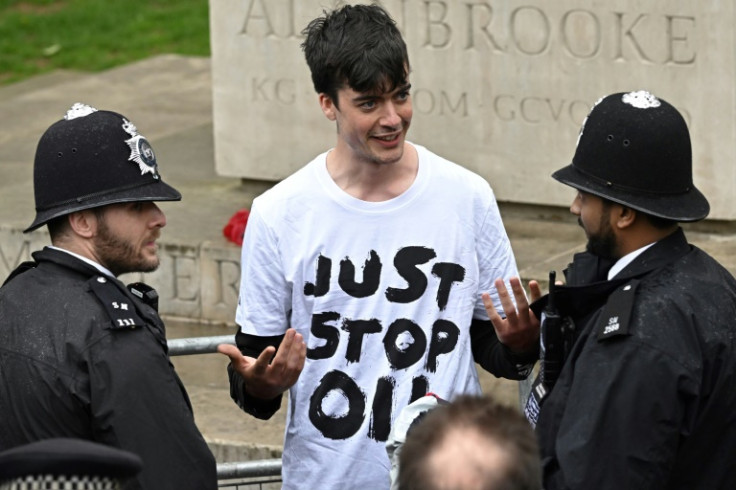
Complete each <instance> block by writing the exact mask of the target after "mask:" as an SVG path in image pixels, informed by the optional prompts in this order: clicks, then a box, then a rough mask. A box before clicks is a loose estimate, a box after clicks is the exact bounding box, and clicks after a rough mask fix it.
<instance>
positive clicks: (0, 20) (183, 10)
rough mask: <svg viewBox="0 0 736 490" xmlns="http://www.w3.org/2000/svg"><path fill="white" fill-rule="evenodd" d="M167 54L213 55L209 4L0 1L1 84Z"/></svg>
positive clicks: (182, 0)
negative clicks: (63, 71) (49, 73)
mask: <svg viewBox="0 0 736 490" xmlns="http://www.w3.org/2000/svg"><path fill="white" fill-rule="evenodd" d="M162 53H176V54H183V55H194V56H209V54H210V43H209V6H208V1H207V0H24V1H18V0H0V84H9V83H13V82H18V81H20V80H23V79H25V78H28V77H31V76H34V75H38V74H41V73H45V72H48V71H52V70H57V69H66V70H77V71H88V72H94V71H100V70H105V69H108V68H111V67H114V66H118V65H122V64H126V63H129V62H132V61H136V60H140V59H143V58H148V57H150V56H153V55H157V54H162Z"/></svg>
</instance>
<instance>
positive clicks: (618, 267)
mask: <svg viewBox="0 0 736 490" xmlns="http://www.w3.org/2000/svg"><path fill="white" fill-rule="evenodd" d="M655 243H657V242H652V243H650V244H649V245H644V246H643V247H641V248H638V249H636V250H634V251H633V252H629V253H627V254H626V255H624V256H623V257H621V258H620V259H618V260H617V261H616V263H615V264H613V267H611V268H610V269H609V271H608V280H609V281H610V280H611V279H613V278H614V277H616V274H618V273H619V272H621V271H622V270H623V269H624V267H626V266H627V265H629V264H630V263H631V262H633V260H634V259H635V258H637V257H638V256H639V255H641V254H642V252H644V251H645V250H646V249H648V248H649V247H651V246H652V245H654V244H655Z"/></svg>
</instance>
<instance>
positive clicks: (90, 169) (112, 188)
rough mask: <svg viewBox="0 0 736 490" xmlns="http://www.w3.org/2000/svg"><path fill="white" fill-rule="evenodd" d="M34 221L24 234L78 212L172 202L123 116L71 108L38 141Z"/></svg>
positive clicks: (149, 153)
mask: <svg viewBox="0 0 736 490" xmlns="http://www.w3.org/2000/svg"><path fill="white" fill-rule="evenodd" d="M33 188H34V194H35V198H36V219H35V220H34V221H33V223H32V224H31V226H29V227H28V228H27V229H26V230H25V232H29V231H33V230H35V229H36V228H38V227H39V226H41V225H43V224H45V223H47V222H49V221H51V220H52V219H54V218H57V217H59V216H63V215H66V214H69V213H73V212H75V211H81V210H83V209H90V208H95V207H98V206H104V205H107V204H113V203H119V202H131V201H178V200H180V199H181V194H180V193H179V191H177V190H176V189H174V188H173V187H171V186H169V185H168V184H165V183H164V182H163V181H162V180H161V176H160V175H159V173H158V164H157V163H156V155H155V153H154V152H153V148H151V145H150V144H149V143H148V140H146V138H144V137H143V136H142V135H141V134H139V133H138V130H137V128H136V127H135V126H134V125H133V123H131V122H130V121H129V120H128V119H126V118H125V117H124V116H122V115H120V114H118V113H116V112H110V111H101V110H100V111H98V110H97V109H95V108H94V107H91V106H88V105H85V104H80V103H76V104H74V105H73V106H72V107H71V109H69V110H68V111H67V113H66V115H65V116H64V119H62V120H60V121H57V122H56V123H54V124H53V125H51V127H49V128H48V129H47V130H46V132H45V133H44V134H43V136H41V140H40V141H39V142H38V147H37V148H36V158H35V162H34V167H33Z"/></svg>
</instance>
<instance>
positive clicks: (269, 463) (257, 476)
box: [167, 335, 281, 490]
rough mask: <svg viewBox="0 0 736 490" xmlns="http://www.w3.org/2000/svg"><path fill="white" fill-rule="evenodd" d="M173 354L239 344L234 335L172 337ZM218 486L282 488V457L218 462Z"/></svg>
mask: <svg viewBox="0 0 736 490" xmlns="http://www.w3.org/2000/svg"><path fill="white" fill-rule="evenodd" d="M167 343H168V346H169V355H170V356H190V355H198V354H212V353H215V352H217V346H218V345H219V344H232V345H235V336H234V335H220V336H213V337H191V338H185V339H170V340H168V342H167ZM217 482H218V488H221V489H228V490H246V489H247V490H251V489H255V488H259V489H277V488H281V460H280V459H262V460H257V461H242V462H237V463H219V464H218V465H217Z"/></svg>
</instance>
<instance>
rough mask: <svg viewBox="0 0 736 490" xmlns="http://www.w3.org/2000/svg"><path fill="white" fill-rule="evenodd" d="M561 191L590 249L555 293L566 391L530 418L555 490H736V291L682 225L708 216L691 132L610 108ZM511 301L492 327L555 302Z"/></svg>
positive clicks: (677, 118)
mask: <svg viewBox="0 0 736 490" xmlns="http://www.w3.org/2000/svg"><path fill="white" fill-rule="evenodd" d="M553 177H554V178H555V179H557V180H558V181H560V182H562V183H564V184H567V185H569V186H571V187H573V188H574V189H576V191H577V195H576V197H575V199H574V201H573V203H572V205H571V206H570V211H571V212H572V213H573V214H574V215H575V216H577V217H578V222H579V224H580V226H581V227H582V228H583V230H584V231H585V234H586V237H587V240H588V242H587V251H586V252H585V253H582V254H578V255H576V256H575V257H574V260H573V262H572V264H571V265H570V266H569V268H568V269H567V270H566V271H565V275H566V285H565V286H560V287H558V288H556V292H555V295H556V298H555V303H556V305H557V307H558V309H559V314H560V316H561V318H562V319H563V322H562V323H563V325H565V328H566V329H567V330H569V331H571V332H572V338H571V339H570V342H569V344H570V347H569V349H568V352H566V353H565V355H566V359H565V361H564V364H563V365H562V369H561V371H560V374H559V378H558V380H557V382H556V383H555V384H554V385H553V386H545V385H544V384H541V385H540V384H539V383H536V385H535V389H533V390H532V397H530V399H529V403H528V405H527V413H528V414H529V415H531V416H532V419H534V420H533V421H535V422H537V433H538V436H539V441H540V447H541V455H542V463H543V467H544V488H545V489H546V490H555V489H591V488H595V489H597V490H607V489H621V488H626V489H628V490H637V489H641V490H643V489H647V490H652V489H667V490H675V489H682V490H685V489H688V490H690V489H700V488H702V489H706V488H707V489H731V488H736V464H734V455H736V335H735V334H734V332H735V331H736V330H735V329H736V325H735V324H736V280H734V277H733V276H732V275H731V274H730V273H729V272H728V271H727V270H726V269H724V268H723V267H722V266H721V265H720V264H718V263H717V262H716V261H715V260H714V259H713V258H711V257H710V256H709V255H707V254H706V253H705V252H703V251H702V250H700V249H698V248H697V247H695V246H694V245H692V244H689V243H688V242H687V240H686V238H685V234H684V233H683V230H682V229H681V228H680V227H679V225H678V222H690V221H697V220H701V219H703V218H705V216H706V215H707V214H708V212H709V205H708V201H707V200H706V198H705V197H704V196H703V194H702V193H701V192H700V191H699V190H698V189H697V188H696V187H695V186H694V185H693V180H692V152H691V144H690V135H689V132H688V128H687V125H686V124H685V121H684V119H683V118H682V116H681V115H680V113H679V112H678V111H677V110H676V109H675V108H674V107H673V106H672V105H670V104H669V103H667V102H666V101H664V100H662V99H660V98H657V97H656V96H654V95H652V94H651V93H648V92H646V91H639V92H631V93H617V94H612V95H609V96H607V97H604V98H603V99H601V100H600V101H599V102H598V103H597V104H596V105H595V106H594V107H593V109H592V111H591V112H590V114H589V115H588V117H587V119H586V121H585V122H584V124H583V128H582V130H581V133H580V136H579V139H578V144H577V148H576V151H575V155H574V157H573V160H572V163H571V164H570V165H568V166H566V167H564V168H562V169H560V170H558V171H557V172H555V173H554V174H553ZM515 285H516V287H514V286H512V289H514V291H513V293H514V295H515V296H517V297H519V295H520V294H523V291H521V290H520V288H518V286H519V283H518V281H517V282H516V283H515ZM517 289H518V290H517ZM504 293H505V291H504ZM504 299H505V301H504V303H505V304H504V308H505V309H506V311H507V312H509V313H510V315H509V316H508V317H507V319H505V320H502V319H501V318H500V317H499V316H498V315H493V314H492V317H493V318H492V321H494V323H498V322H500V323H503V322H505V321H506V322H508V321H511V322H524V321H529V322H532V323H533V322H536V321H537V319H538V318H539V317H540V311H541V310H542V308H544V306H545V304H546V301H547V299H548V298H547V297H545V298H542V299H541V300H539V301H537V302H535V303H534V304H533V305H532V307H531V311H532V312H533V313H530V312H529V310H525V311H524V308H525V306H526V305H525V304H521V305H520V308H521V309H522V310H521V311H515V310H514V307H513V305H512V304H511V302H510V300H509V298H508V295H507V294H506V295H505V297H504ZM549 388H551V390H550V389H549ZM537 413H538V420H536V419H535V417H534V416H535V415H536V414H537Z"/></svg>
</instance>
